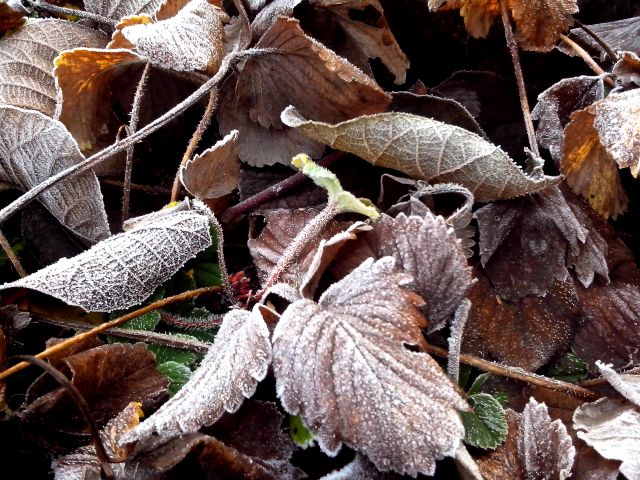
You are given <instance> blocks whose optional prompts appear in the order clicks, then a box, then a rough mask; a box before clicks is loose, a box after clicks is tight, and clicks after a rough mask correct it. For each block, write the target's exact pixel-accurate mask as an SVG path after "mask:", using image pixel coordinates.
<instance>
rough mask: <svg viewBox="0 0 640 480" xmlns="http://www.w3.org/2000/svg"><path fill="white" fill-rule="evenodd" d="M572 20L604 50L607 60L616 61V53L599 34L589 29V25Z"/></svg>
mask: <svg viewBox="0 0 640 480" xmlns="http://www.w3.org/2000/svg"><path fill="white" fill-rule="evenodd" d="M573 21H574V22H575V24H576V25H578V27H580V29H582V31H583V32H584V33H586V34H587V35H589V36H590V37H591V38H592V39H593V40H594V41H595V42H596V43H597V44H598V45H600V47H601V48H602V49H603V50H604V51H605V52H606V54H607V56H608V57H609V60H611V61H612V62H613V63H616V62H617V61H618V55H616V52H614V51H613V49H612V48H611V47H610V46H609V44H608V43H607V42H605V41H604V40H603V39H602V38H600V36H599V35H598V34H596V32H594V31H593V30H591V29H590V28H589V27H587V26H586V25H584V24H583V23H582V22H579V21H578V20H575V19H574V20H573Z"/></svg>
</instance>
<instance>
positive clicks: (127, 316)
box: [0, 287, 222, 380]
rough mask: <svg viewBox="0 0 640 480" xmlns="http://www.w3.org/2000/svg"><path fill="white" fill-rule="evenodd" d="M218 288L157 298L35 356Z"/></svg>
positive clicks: (21, 365)
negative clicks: (155, 300)
mask: <svg viewBox="0 0 640 480" xmlns="http://www.w3.org/2000/svg"><path fill="white" fill-rule="evenodd" d="M220 290H222V287H207V288H199V289H197V290H190V291H188V292H183V293H180V294H178V295H173V296H172V297H167V298H163V299H162V300H158V301H157V302H153V303H150V304H149V305H145V306H144V307H141V308H139V309H137V310H135V311H133V312H130V313H127V314H125V315H122V316H121V317H118V318H116V319H114V320H111V321H109V322H106V323H103V324H102V325H98V326H97V327H94V328H92V329H91V330H89V331H87V332H83V333H79V334H77V335H75V336H73V337H71V338H67V339H66V340H63V341H62V342H60V343H57V344H56V345H53V346H51V347H49V348H47V349H45V350H43V351H42V352H40V353H38V354H37V355H36V356H35V357H36V358H47V357H49V356H50V355H53V354H55V353H59V352H62V351H64V350H66V349H67V348H69V347H70V346H72V345H75V344H77V343H78V342H82V341H83V340H85V339H87V338H91V337H95V336H96V335H98V334H100V333H104V332H106V331H107V330H109V329H111V328H113V327H117V326H119V325H122V324H123V323H126V322H128V321H129V320H133V319H134V318H137V317H139V316H140V315H144V314H145V313H149V312H152V311H154V310H158V309H160V308H164V307H166V306H167V305H171V304H173V303H177V302H182V301H184V300H189V299H190V298H195V297H198V296H200V295H204V294H207V293H214V292H219V291H220ZM28 366H29V364H28V363H26V362H21V363H18V364H16V365H14V366H13V367H11V368H8V369H6V370H4V371H3V372H0V380H3V379H5V378H7V377H9V376H11V375H13V374H14V373H16V372H19V371H21V370H24V369H25V368H26V367H28Z"/></svg>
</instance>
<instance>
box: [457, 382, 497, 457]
mask: <svg viewBox="0 0 640 480" xmlns="http://www.w3.org/2000/svg"><path fill="white" fill-rule="evenodd" d="M469 403H470V404H471V406H472V407H473V412H463V413H462V422H463V423H464V432H465V433H464V441H465V442H466V443H468V444H469V445H473V446H474V447H480V448H484V449H494V448H496V447H497V446H498V445H500V444H501V443H502V442H504V440H505V438H506V437H507V431H508V425H507V421H506V419H505V413H504V409H503V408H502V405H500V402H498V401H497V400H496V399H495V398H494V397H492V396H491V395H489V394H488V393H477V394H474V395H471V396H470V397H469Z"/></svg>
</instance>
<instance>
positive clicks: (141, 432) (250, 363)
mask: <svg viewBox="0 0 640 480" xmlns="http://www.w3.org/2000/svg"><path fill="white" fill-rule="evenodd" d="M270 363H271V342H270V340H269V329H268V328H267V324H266V323H265V322H264V320H263V318H262V315H261V314H260V312H259V306H258V305H256V306H255V307H254V308H253V311H251V312H249V311H246V310H231V311H230V312H228V313H227V314H226V315H225V317H224V320H223V322H222V326H221V327H220V330H219V331H218V334H217V335H216V338H215V341H214V343H213V345H212V346H211V348H210V349H209V351H208V352H207V355H206V356H205V357H204V359H203V360H202V363H201V364H200V367H199V368H198V369H197V370H196V371H195V373H194V374H193V376H192V377H191V378H190V379H189V381H188V382H187V383H186V385H185V386H184V387H182V389H180V391H179V392H178V393H177V394H176V395H175V396H174V397H173V398H171V399H170V400H169V401H168V402H167V403H165V404H164V405H162V407H160V409H159V410H158V411H157V412H156V413H154V414H153V415H151V416H150V417H149V418H148V419H147V420H145V421H144V422H142V423H141V424H140V425H138V426H137V427H135V428H134V429H133V430H132V431H131V432H129V433H127V434H126V435H125V436H124V437H123V439H122V442H123V443H129V442H133V441H136V440H143V439H147V438H149V437H150V436H151V435H153V434H154V433H155V434H157V435H158V436H160V437H161V438H163V439H166V438H170V437H174V436H176V435H181V434H183V433H190V432H196V431H198V430H199V429H200V428H201V427H203V426H207V425H211V424H213V423H214V422H215V421H216V420H218V419H219V418H220V417H221V416H222V414H224V412H225V411H226V412H235V411H236V410H237V409H238V408H240V406H241V405H242V402H243V401H244V398H245V397H246V398H249V397H251V396H252V395H253V393H254V392H255V390H256V386H257V385H258V382H259V381H260V380H262V379H264V377H265V376H266V374H267V369H268V367H269V364H270Z"/></svg>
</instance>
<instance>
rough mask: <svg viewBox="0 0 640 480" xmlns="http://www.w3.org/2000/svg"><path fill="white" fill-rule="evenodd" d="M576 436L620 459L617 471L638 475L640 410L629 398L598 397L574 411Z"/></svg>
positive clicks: (633, 478)
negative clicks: (627, 399) (620, 462)
mask: <svg viewBox="0 0 640 480" xmlns="http://www.w3.org/2000/svg"><path fill="white" fill-rule="evenodd" d="M573 427H574V428H575V430H576V431H577V433H578V437H580V438H581V439H582V440H584V441H585V442H587V443H588V444H589V445H590V446H592V447H593V448H594V449H595V450H596V451H597V452H598V453H599V454H600V455H602V456H603V457H604V458H607V459H609V460H620V461H622V465H621V466H620V473H622V474H624V475H625V476H626V477H627V478H628V479H629V480H638V479H640V440H638V439H640V411H638V407H636V406H635V405H633V404H631V403H630V402H626V401H621V400H612V399H609V398H601V399H600V400H597V401H595V402H593V403H585V404H584V405H582V406H581V407H578V408H577V409H576V411H575V413H574V415H573Z"/></svg>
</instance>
